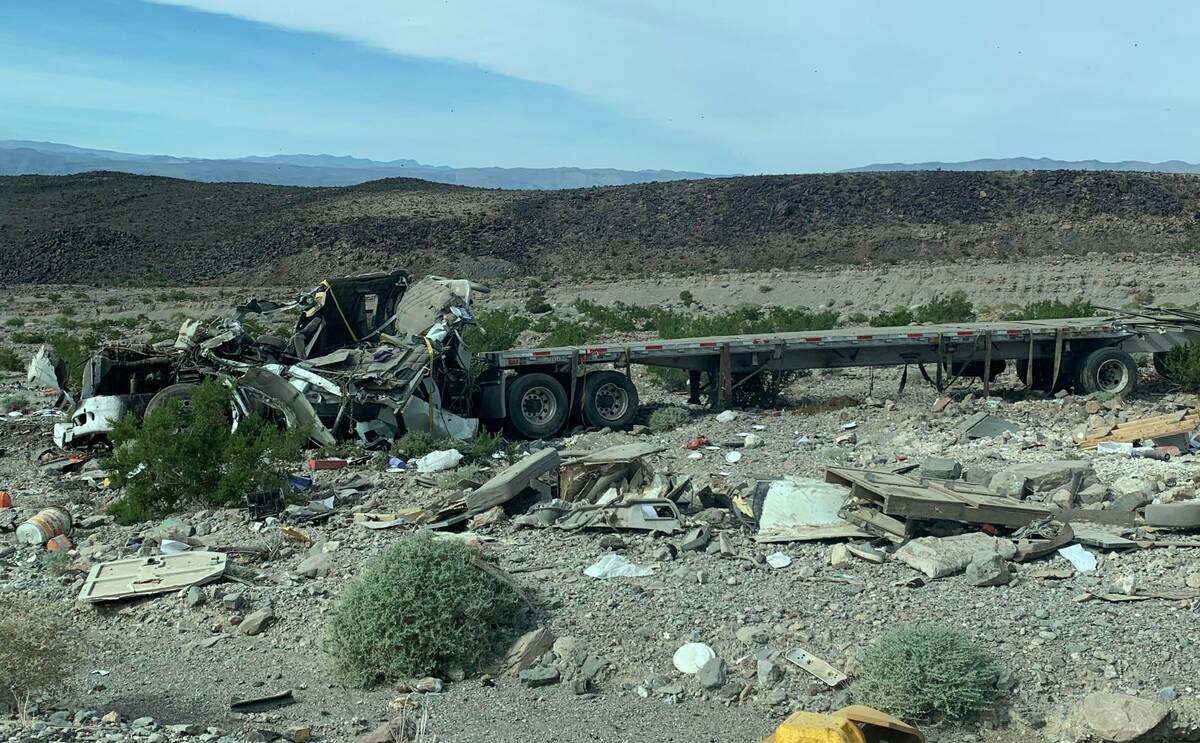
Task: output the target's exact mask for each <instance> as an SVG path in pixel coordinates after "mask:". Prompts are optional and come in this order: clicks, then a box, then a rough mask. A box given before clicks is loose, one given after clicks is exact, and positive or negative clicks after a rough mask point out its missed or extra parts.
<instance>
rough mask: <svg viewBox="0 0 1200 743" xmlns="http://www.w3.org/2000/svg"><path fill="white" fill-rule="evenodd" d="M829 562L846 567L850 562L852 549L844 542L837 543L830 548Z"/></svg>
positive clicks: (836, 566)
mask: <svg viewBox="0 0 1200 743" xmlns="http://www.w3.org/2000/svg"><path fill="white" fill-rule="evenodd" d="M829 564H830V565H831V566H833V567H835V568H844V567H846V566H847V565H849V564H850V550H849V548H847V547H846V545H844V544H835V545H833V547H831V548H830V549H829Z"/></svg>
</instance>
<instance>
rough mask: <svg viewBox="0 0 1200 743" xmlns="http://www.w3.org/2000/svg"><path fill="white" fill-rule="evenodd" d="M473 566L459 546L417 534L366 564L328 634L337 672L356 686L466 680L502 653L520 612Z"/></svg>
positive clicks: (523, 617)
mask: <svg viewBox="0 0 1200 743" xmlns="http://www.w3.org/2000/svg"><path fill="white" fill-rule="evenodd" d="M475 560H476V558H475V556H474V553H473V551H472V550H471V549H470V548H469V547H467V546H466V545H465V544H464V543H463V542H462V541H460V540H458V539H454V538H437V537H434V536H433V535H432V534H430V533H429V532H419V533H417V534H414V535H411V536H407V537H404V538H402V539H401V540H399V541H398V542H396V543H395V544H393V545H392V546H391V547H389V548H388V549H387V550H386V551H385V552H384V553H383V554H381V555H379V556H378V557H375V558H373V559H372V560H370V561H369V562H367V564H366V566H365V567H364V568H363V571H362V573H361V574H360V575H359V576H358V577H357V578H356V579H355V580H354V581H353V582H351V583H350V585H349V586H347V587H346V589H345V590H344V591H343V592H342V595H341V596H340V597H339V598H338V600H337V603H336V604H335V605H334V608H333V612H332V614H331V616H330V619H329V622H328V624H327V626H326V630H325V638H324V642H323V649H324V651H325V653H326V654H327V655H328V656H329V658H330V661H331V662H332V665H333V668H334V670H335V672H336V673H337V674H338V675H339V676H340V677H341V678H342V679H344V680H345V681H346V682H347V683H350V684H353V685H356V686H367V685H370V684H372V683H376V682H381V681H383V682H387V681H396V680H400V679H411V678H419V677H422V676H429V675H433V674H436V673H439V672H442V671H446V670H449V669H452V668H461V669H463V670H464V671H466V672H468V673H472V672H474V671H476V670H478V669H479V667H480V666H481V664H482V663H484V662H485V661H487V660H488V659H490V658H492V657H494V656H495V655H496V654H498V653H499V652H501V651H502V650H504V649H505V648H506V647H507V646H508V644H509V643H511V642H512V640H513V639H515V638H516V637H517V636H518V635H519V634H520V633H521V631H522V630H523V629H525V627H526V625H527V623H528V617H527V612H526V607H525V606H524V604H523V602H522V600H521V597H520V596H519V595H518V594H517V592H516V591H515V590H513V588H512V587H510V586H509V585H507V584H505V583H504V582H502V581H500V580H498V579H497V578H495V577H493V576H492V575H491V574H489V573H487V572H485V571H484V570H483V569H482V568H480V567H479V566H478V565H477V564H476V562H475Z"/></svg>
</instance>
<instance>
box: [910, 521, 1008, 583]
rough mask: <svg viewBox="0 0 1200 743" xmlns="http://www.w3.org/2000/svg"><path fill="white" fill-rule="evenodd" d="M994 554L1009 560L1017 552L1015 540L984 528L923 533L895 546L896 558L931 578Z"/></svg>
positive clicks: (954, 571)
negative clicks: (943, 533)
mask: <svg viewBox="0 0 1200 743" xmlns="http://www.w3.org/2000/svg"><path fill="white" fill-rule="evenodd" d="M980 553H983V554H994V555H999V556H1000V557H1002V558H1004V559H1006V560H1008V559H1012V558H1013V557H1014V556H1015V555H1016V554H1017V549H1016V547H1015V546H1013V543H1012V542H1010V541H1009V540H1007V539H998V538H996V537H992V536H988V535H987V534H983V533H981V532H973V533H970V534H958V535H955V536H952V537H921V538H919V539H914V540H912V541H911V542H909V543H907V544H905V545H904V546H903V547H901V548H900V549H898V550H896V555H895V556H896V559H897V560H900V561H901V562H903V563H904V564H905V565H908V566H909V567H912V568H916V569H917V570H919V571H921V572H922V573H924V574H925V575H926V577H929V578H942V577H945V576H947V575H954V574H955V573H960V572H962V571H963V570H965V569H966V567H967V566H968V565H970V564H971V561H972V560H974V559H976V557H977V556H978V555H979V554H980Z"/></svg>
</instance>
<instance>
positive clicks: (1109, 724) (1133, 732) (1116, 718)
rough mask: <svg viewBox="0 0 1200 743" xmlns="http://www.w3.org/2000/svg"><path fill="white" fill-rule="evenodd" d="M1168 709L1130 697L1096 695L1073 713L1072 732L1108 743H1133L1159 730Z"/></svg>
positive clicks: (1082, 737) (1102, 693)
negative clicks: (1156, 729) (1157, 728)
mask: <svg viewBox="0 0 1200 743" xmlns="http://www.w3.org/2000/svg"><path fill="white" fill-rule="evenodd" d="M1168 711H1169V710H1168V709H1167V708H1166V706H1164V705H1162V704H1159V703H1158V702H1152V701H1150V700H1148V699H1139V698H1138V697H1134V696H1129V695H1128V694H1115V693H1111V692H1093V693H1091V694H1088V695H1087V696H1086V697H1084V698H1083V701H1081V702H1080V703H1079V704H1078V705H1076V706H1075V708H1074V710H1073V711H1072V713H1071V728H1072V732H1073V733H1074V734H1075V735H1076V736H1078V737H1079V739H1082V740H1087V739H1089V736H1090V737H1091V738H1094V739H1099V740H1101V741H1105V743H1132V741H1136V740H1138V739H1139V738H1141V737H1142V736H1143V735H1145V734H1147V733H1149V732H1150V731H1152V730H1154V729H1155V728H1156V727H1158V726H1159V725H1160V724H1161V723H1162V721H1163V720H1165V719H1166V717H1167V713H1168Z"/></svg>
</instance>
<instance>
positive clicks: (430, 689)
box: [413, 676, 446, 694]
mask: <svg viewBox="0 0 1200 743" xmlns="http://www.w3.org/2000/svg"><path fill="white" fill-rule="evenodd" d="M445 688H446V685H445V684H443V683H442V680H441V679H440V678H434V677H433V676H426V677H425V678H423V679H421V680H420V681H418V682H417V683H415V684H413V690H414V691H419V692H421V693H422V694H441V693H442V691H444V690H445Z"/></svg>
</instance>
